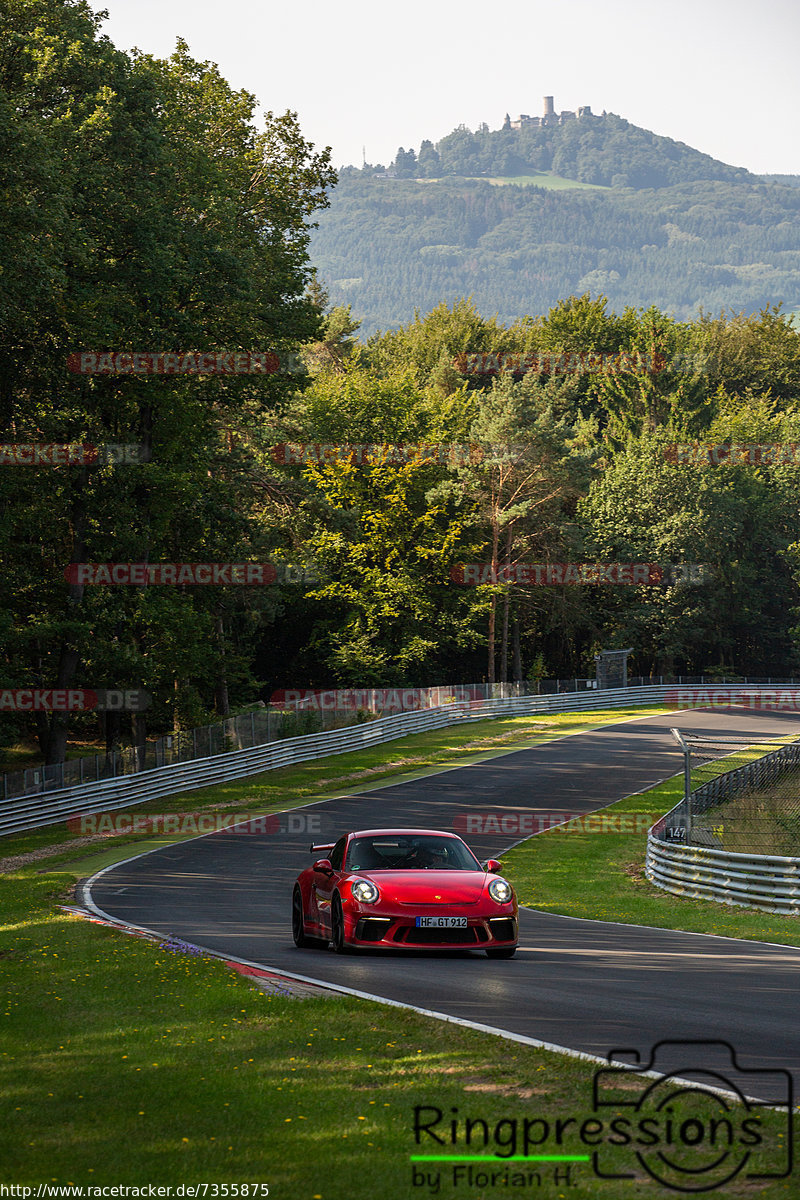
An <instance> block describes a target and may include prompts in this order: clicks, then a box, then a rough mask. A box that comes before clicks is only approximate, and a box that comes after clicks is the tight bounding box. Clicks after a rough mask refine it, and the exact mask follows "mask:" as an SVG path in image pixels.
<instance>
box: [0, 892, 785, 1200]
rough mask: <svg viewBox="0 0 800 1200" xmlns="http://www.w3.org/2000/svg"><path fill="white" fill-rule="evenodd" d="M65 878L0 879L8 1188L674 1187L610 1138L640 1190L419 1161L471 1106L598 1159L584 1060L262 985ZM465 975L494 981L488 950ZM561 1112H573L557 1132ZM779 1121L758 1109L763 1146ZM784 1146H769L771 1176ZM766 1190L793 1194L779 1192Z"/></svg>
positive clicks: (547, 1145)
mask: <svg viewBox="0 0 800 1200" xmlns="http://www.w3.org/2000/svg"><path fill="white" fill-rule="evenodd" d="M71 883H72V878H71V876H69V875H67V874H60V875H59V874H54V875H49V876H47V877H41V876H40V877H36V876H35V875H33V874H32V872H31V871H30V870H28V871H23V872H18V873H16V874H15V875H14V876H8V875H6V876H3V877H2V878H0V903H1V904H2V912H3V914H4V916H3V925H2V929H1V930H0V957H1V958H2V969H3V980H4V987H3V999H4V1001H5V1002H4V1003H3V1004H2V1005H0V1094H2V1096H3V1122H2V1125H1V1126H0V1162H2V1172H1V1174H2V1180H3V1182H4V1183H6V1184H10V1183H13V1184H15V1185H18V1186H19V1185H24V1186H32V1187H35V1186H36V1185H37V1184H40V1183H46V1184H55V1185H67V1184H75V1185H78V1186H84V1187H85V1186H87V1185H89V1186H92V1185H93V1186H97V1187H102V1186H108V1185H117V1184H122V1185H133V1186H142V1185H147V1184H155V1185H159V1186H172V1187H175V1186H176V1185H178V1184H195V1183H200V1182H204V1183H218V1184H222V1183H225V1184H234V1183H235V1184H243V1183H248V1184H253V1183H263V1184H267V1185H268V1186H269V1195H270V1197H272V1198H275V1197H277V1198H283V1197H285V1198H287V1200H352V1197H354V1196H359V1195H361V1194H362V1193H363V1192H364V1191H365V1190H366V1191H367V1192H368V1194H369V1195H371V1196H376V1197H379V1198H380V1200H404V1198H405V1197H412V1196H420V1195H430V1194H431V1191H430V1190H429V1189H428V1188H423V1187H421V1186H414V1183H413V1177H412V1171H413V1170H417V1172H418V1178H419V1174H420V1173H421V1172H427V1173H428V1174H429V1175H431V1177H433V1176H434V1175H435V1174H436V1173H437V1172H441V1175H440V1186H439V1188H438V1190H437V1192H436V1193H435V1194H438V1195H440V1196H447V1197H452V1198H453V1200H456V1198H457V1200H462V1198H463V1197H472V1198H474V1200H484V1198H486V1197H494V1196H508V1195H509V1194H516V1195H530V1194H537V1195H546V1196H553V1197H555V1196H561V1197H565V1196H566V1197H575V1198H576V1200H584V1198H588V1197H596V1196H600V1197H605V1198H607V1200H618V1197H619V1196H620V1195H623V1196H625V1197H639V1196H641V1197H645V1196H651V1197H652V1196H654V1195H664V1194H668V1193H665V1192H663V1191H662V1190H661V1189H659V1188H656V1187H654V1185H653V1184H651V1183H649V1182H648V1180H647V1178H646V1176H645V1173H644V1172H643V1171H642V1170H641V1168H639V1167H637V1164H636V1162H635V1160H634V1159H633V1156H632V1155H631V1154H630V1153H629V1152H628V1151H627V1150H622V1149H619V1148H616V1149H614V1148H611V1149H609V1150H605V1149H604V1151H603V1162H604V1166H605V1169H606V1170H608V1169H609V1167H612V1166H613V1167H614V1168H615V1169H617V1170H620V1169H624V1168H628V1167H629V1168H631V1169H633V1170H634V1171H635V1173H636V1176H637V1179H636V1180H634V1181H630V1180H625V1181H624V1183H621V1182H620V1181H618V1180H611V1181H601V1180H599V1179H596V1178H595V1177H594V1175H593V1173H592V1168H591V1165H590V1164H589V1163H587V1162H584V1161H582V1162H576V1163H573V1164H571V1165H570V1168H569V1180H570V1182H569V1183H566V1182H565V1180H566V1176H565V1174H564V1172H565V1171H566V1170H567V1167H566V1164H564V1163H558V1164H554V1163H546V1164H545V1163H541V1164H540V1163H537V1164H525V1163H514V1164H511V1167H510V1168H509V1169H510V1170H512V1171H516V1172H518V1173H519V1172H522V1171H528V1172H530V1171H534V1172H538V1176H539V1178H540V1179H541V1186H535V1185H534V1186H531V1187H525V1188H522V1187H519V1186H517V1187H513V1186H512V1187H506V1186H503V1185H502V1183H498V1184H497V1186H491V1185H489V1186H485V1187H481V1186H473V1187H469V1186H467V1185H465V1184H462V1183H459V1184H458V1185H456V1186H454V1185H453V1178H452V1177H453V1166H452V1164H445V1165H444V1166H443V1165H441V1164H432V1163H425V1164H418V1165H417V1164H412V1163H411V1161H410V1156H411V1155H414V1154H431V1153H438V1154H442V1153H444V1154H456V1153H460V1154H463V1153H465V1152H470V1153H486V1152H487V1150H484V1147H483V1144H482V1142H481V1139H480V1136H479V1135H480V1132H481V1127H480V1126H475V1129H476V1131H477V1132H476V1133H475V1134H474V1135H473V1139H474V1140H473V1141H472V1142H471V1144H469V1145H467V1143H466V1141H465V1138H464V1126H463V1121H464V1118H465V1117H467V1116H468V1117H471V1118H473V1119H479V1120H483V1121H485V1122H487V1125H488V1128H489V1130H490V1131H494V1130H495V1129H497V1139H498V1140H497V1142H495V1141H494V1140H490V1142H489V1146H488V1152H491V1151H495V1150H500V1152H501V1153H503V1154H507V1153H508V1151H509V1149H511V1148H513V1144H512V1140H511V1139H512V1137H513V1136H517V1137H518V1138H521V1137H522V1132H523V1121H524V1120H525V1119H526V1118H527V1119H529V1120H531V1121H535V1122H536V1124H533V1125H531V1126H530V1127H529V1128H530V1130H531V1137H532V1138H535V1139H537V1144H536V1145H534V1146H531V1147H529V1151H530V1152H532V1153H539V1154H541V1153H551V1154H552V1153H558V1154H565V1155H579V1156H586V1155H587V1154H591V1152H592V1150H593V1149H594V1148H595V1146H594V1144H588V1145H587V1144H586V1143H587V1138H588V1139H589V1142H590V1143H591V1141H592V1139H593V1138H594V1140H595V1141H596V1128H597V1127H596V1126H593V1125H590V1126H588V1127H587V1129H586V1130H585V1131H584V1135H583V1138H582V1137H581V1134H580V1128H581V1125H582V1124H583V1122H585V1121H592V1120H593V1119H594V1113H593V1111H592V1077H593V1073H594V1070H595V1068H594V1067H593V1066H592V1064H589V1063H586V1062H581V1061H578V1060H575V1059H572V1058H568V1057H564V1056H560V1055H557V1054H553V1053H549V1052H545V1051H542V1050H538V1049H535V1048H532V1047H527V1046H523V1045H520V1044H517V1043H512V1042H508V1041H505V1040H501V1039H497V1038H493V1037H492V1036H490V1035H488V1034H481V1033H479V1032H477V1031H474V1030H469V1029H464V1028H461V1027H459V1026H455V1025H452V1024H442V1023H440V1022H437V1021H435V1020H433V1019H432V1018H426V1017H422V1016H420V1015H418V1014H415V1013H411V1012H407V1011H405V1010H402V1009H397V1008H391V1007H386V1006H382V1005H378V1004H374V1003H368V1002H364V1001H359V1000H356V999H354V998H350V997H341V998H335V999H310V1000H290V999H286V998H284V997H278V996H267V995H265V994H264V993H262V992H260V991H257V990H255V989H254V988H253V987H252V985H251V984H249V983H248V982H247V981H246V980H245V979H243V978H241V977H240V976H239V975H236V974H233V973H232V972H231V971H230V970H229V968H227V967H226V966H225V965H224V964H223V963H221V962H219V961H215V960H212V959H205V958H198V957H190V956H187V955H182V954H175V953H172V952H169V951H166V950H164V949H163V948H162V947H159V946H157V945H155V944H153V943H151V942H147V941H145V940H142V939H138V938H133V937H129V936H126V935H124V934H122V933H120V932H117V931H116V930H112V929H108V928H105V927H103V926H99V925H96V924H91V923H89V922H86V921H83V920H81V919H79V918H76V917H73V916H69V915H67V914H66V913H64V912H62V911H60V910H58V909H56V908H55V905H56V903H57V902H58V901H59V900H60V899H63V898H64V897H65V896H66V894H67V893H68V892H69V889H70V887H71ZM299 957H300V956H299ZM302 957H303V964H302V965H303V967H304V970H305V972H309V971H310V968H309V961H308V956H306V955H304V956H302ZM431 966H432V970H435V963H432V964H431ZM472 967H473V968H474V970H475V972H476V973H477V972H484V973H487V975H488V974H489V973H490V974H491V976H492V977H495V976H497V975H498V974H499V971H498V967H497V965H496V964H490V963H489V962H488V961H486V960H484V959H479V960H478V959H476V960H475V962H474V963H473V964H472ZM513 967H514V964H513V963H507V964H505V963H504V964H502V970H503V971H506V970H513ZM626 1086H627V1087H629V1088H631V1093H630V1094H632V1096H633V1097H634V1098H635V1097H636V1096H637V1095H638V1094H640V1092H641V1086H642V1085H641V1083H640V1082H637V1083H636V1084H632V1083H631V1081H630V1080H627V1081H626ZM417 1106H420V1107H423V1106H425V1113H424V1117H425V1121H430V1120H432V1119H433V1118H434V1116H435V1113H434V1112H433V1109H438V1110H440V1111H441V1113H442V1115H443V1120H442V1122H441V1123H440V1124H439V1125H438V1127H437V1128H438V1130H439V1132H440V1133H441V1132H443V1131H446V1123H447V1122H448V1121H449V1120H450V1119H451V1117H452V1115H453V1113H452V1110H453V1109H455V1110H457V1114H456V1115H457V1116H458V1118H459V1121H460V1125H459V1133H458V1140H457V1142H456V1144H455V1145H451V1144H449V1143H448V1144H445V1145H439V1144H438V1143H436V1142H435V1141H434V1140H433V1139H431V1138H430V1137H427V1136H426V1137H424V1138H423V1140H422V1141H421V1142H420V1144H416V1143H415V1139H414V1135H413V1122H414V1110H415V1107H417ZM428 1106H429V1107H430V1111H428ZM673 1107H674V1109H675V1111H674V1112H673V1120H675V1119H676V1118H681V1117H682V1116H688V1115H689V1108H688V1107H686V1105H683V1104H681V1103H680V1102H677V1103H676V1104H675V1105H674V1106H673ZM621 1111H622V1110H621V1109H619V1108H617V1107H616V1106H615V1107H614V1109H613V1110H612V1112H611V1113H608V1112H607V1113H603V1114H601V1116H604V1117H605V1118H606V1121H608V1120H609V1119H610V1116H611V1115H613V1114H618V1113H620V1112H621ZM694 1115H698V1114H697V1113H695V1114H694ZM559 1119H561V1121H562V1122H567V1124H566V1125H563V1124H562V1136H561V1138H560V1140H559V1139H557V1136H556V1132H557V1127H556V1122H557V1121H558V1120H559ZM425 1121H423V1122H421V1123H425ZM514 1121H515V1122H517V1124H516V1126H513V1125H512V1124H511V1123H510V1122H514ZM498 1122H503V1124H500V1125H498ZM784 1126H785V1120H784V1121H781V1118H780V1117H779V1115H777V1114H767V1115H766V1118H765V1124H764V1130H765V1136H766V1137H768V1138H769V1140H770V1144H771V1145H772V1146H775V1145H778V1146H780V1144H781V1142H780V1134H781V1130H782V1129H783V1127H784ZM492 1138H493V1132H492ZM541 1139H544V1140H541ZM540 1141H541V1144H539V1142H540ZM522 1150H523V1146H522V1145H521V1144H518V1145H517V1151H518V1152H521V1151H522ZM775 1157H776V1151H775V1150H774V1149H773V1150H772V1151H771V1158H770V1160H769V1162H768V1163H767V1164H766V1166H767V1169H774V1164H775ZM492 1166H493V1169H494V1170H496V1171H498V1170H500V1171H502V1164H501V1163H499V1162H497V1161H494V1162H493V1164H492ZM473 1169H474V1170H478V1169H480V1164H473ZM556 1170H558V1171H560V1172H561V1174H560V1175H558V1176H555V1175H554V1172H555V1171H556ZM752 1186H753V1185H752V1183H750V1182H749V1181H747V1180H742V1181H741V1182H739V1181H733V1182H732V1183H730V1184H729V1185H728V1186H727V1187H726V1189H725V1192H724V1194H725V1195H726V1196H742V1197H745V1196H750V1195H751V1194H752ZM621 1189H622V1190H621ZM211 1194H212V1193H211V1192H209V1195H211ZM758 1194H759V1195H761V1196H767V1197H772V1196H775V1197H777V1196H786V1195H787V1190H786V1187H785V1185H784V1184H775V1185H772V1186H767V1187H763V1188H762V1187H759V1189H758Z"/></svg>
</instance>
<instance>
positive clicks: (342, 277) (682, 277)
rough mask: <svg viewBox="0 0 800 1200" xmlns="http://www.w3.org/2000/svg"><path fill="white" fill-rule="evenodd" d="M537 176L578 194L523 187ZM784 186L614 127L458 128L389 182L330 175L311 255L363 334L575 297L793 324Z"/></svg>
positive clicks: (798, 294) (790, 203) (412, 157)
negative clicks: (763, 313) (449, 306)
mask: <svg viewBox="0 0 800 1200" xmlns="http://www.w3.org/2000/svg"><path fill="white" fill-rule="evenodd" d="M526 172H527V173H528V174H529V175H531V176H532V180H531V182H530V183H529V184H528V185H527V186H522V182H521V181H520V176H524V175H525V173H526ZM543 172H544V173H548V172H549V173H551V174H550V176H549V177H550V178H553V180H554V182H555V178H556V177H558V178H559V179H561V180H563V179H565V178H569V179H573V180H575V181H576V183H578V184H582V185H583V186H576V187H575V188H574V189H571V188H569V187H566V188H564V187H561V188H559V189H557V190H556V189H553V188H549V187H546V186H545V187H543V186H536V185H537V184H541V183H543V182H546V181H547V178H548V176H547V174H545V175H544V176H543V175H542V173H543ZM490 179H501V180H506V179H507V180H508V181H509V182H508V183H506V184H504V186H502V187H499V186H497V185H496V184H495V183H493V182H490ZM514 180H516V181H517V182H514ZM793 183H794V181H793V179H792V177H786V179H785V182H784V177H780V178H779V179H776V181H774V182H773V181H770V180H768V179H765V178H763V177H759V176H756V175H751V174H750V173H749V172H747V171H744V170H742V169H739V168H735V167H729V166H727V165H726V164H724V163H719V162H716V160H714V159H712V158H709V156H708V155H704V154H700V153H699V152H697V151H695V150H692V149H691V148H690V147H688V146H684V145H683V144H682V143H678V142H673V141H672V140H671V139H669V138H661V137H657V136H656V135H655V134H652V133H649V132H648V131H647V130H643V129H638V128H637V127H636V126H633V125H630V124H629V123H628V122H627V121H623V120H621V118H618V117H606V118H601V117H597V118H592V119H589V120H588V122H587V120H586V119H581V120H573V121H569V122H567V123H566V124H564V125H561V126H556V127H554V128H548V127H544V128H536V127H533V128H527V127H525V126H523V128H522V129H520V130H510V129H506V130H496V131H494V132H492V131H489V130H488V129H487V128H485V127H482V128H481V129H480V130H478V131H477V132H475V133H471V132H470V131H469V130H466V129H458V130H455V131H454V132H453V133H451V134H449V135H448V136H447V137H445V138H443V139H442V140H441V141H440V142H438V143H437V145H436V146H433V144H432V143H431V142H423V144H422V146H421V147H420V151H419V154H418V155H417V154H416V152H415V151H413V150H408V151H405V150H401V151H399V152H398V155H397V158H396V160H395V164H393V166H392V167H391V168H390V170H389V172H386V171H385V170H384V169H383V168H379V169H378V168H375V167H370V166H367V167H366V168H365V169H364V170H356V169H354V168H346V169H345V170H343V171H342V172H341V175H340V180H339V184H338V186H337V187H336V189H335V190H334V192H333V194H332V196H331V206H330V209H329V210H328V211H326V212H324V213H323V214H321V217H320V220H319V229H318V230H316V231H315V233H314V235H313V237H312V242H311V256H312V261H313V262H314V263H315V265H316V267H317V269H318V272H319V274H320V276H321V278H322V279H323V280H324V282H325V284H326V286H327V288H328V290H329V292H330V295H331V299H332V300H333V301H334V302H336V303H349V304H350V305H351V306H352V311H353V314H354V316H356V317H358V318H359V319H361V320H362V322H363V324H362V332H363V333H364V334H366V335H370V334H372V333H374V332H375V331H376V330H377V329H379V328H384V329H385V328H391V327H396V326H398V325H400V324H402V323H404V322H406V321H408V320H410V319H411V318H412V317H413V314H414V310H415V309H416V308H419V309H421V310H422V311H423V312H426V311H429V310H430V309H432V308H433V307H434V306H435V305H436V304H438V303H440V302H441V301H442V300H448V301H453V300H455V299H457V298H458V297H459V296H463V295H472V296H473V297H474V301H475V304H476V307H477V308H478V310H479V311H480V312H483V313H485V314H487V315H491V314H494V313H497V314H498V315H499V316H500V318H501V320H504V321H509V322H510V321H514V320H516V319H518V318H519V317H521V316H523V315H524V314H526V313H527V314H530V313H541V312H546V311H547V310H548V309H549V308H550V307H552V305H554V304H556V303H557V302H558V299H559V298H560V297H562V296H565V295H570V294H582V293H584V292H586V291H589V292H591V293H592V294H593V295H599V294H603V295H605V296H607V297H608V300H609V303H610V306H611V307H612V308H613V309H614V310H615V311H618V312H621V311H622V310H623V309H624V308H625V306H626V305H634V306H641V305H648V304H650V303H655V304H657V305H658V306H659V307H661V308H662V309H664V310H666V311H669V312H673V313H675V315H676V316H678V317H680V318H686V317H689V316H690V315H691V314H692V313H696V312H697V311H698V309H699V308H703V309H710V310H712V311H719V310H720V309H726V310H734V311H745V312H755V311H758V310H760V309H761V308H762V307H763V306H764V305H765V304H770V303H775V302H778V301H781V302H783V303H784V305H785V306H786V309H787V311H789V312H790V313H791V312H795V311H800V232H799V231H798V230H799V228H800V227H799V226H798V213H800V189H798V188H797V187H796V186H793ZM587 184H589V185H591V186H589V187H587V186H586V185H587Z"/></svg>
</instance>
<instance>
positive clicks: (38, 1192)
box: [0, 1183, 269, 1200]
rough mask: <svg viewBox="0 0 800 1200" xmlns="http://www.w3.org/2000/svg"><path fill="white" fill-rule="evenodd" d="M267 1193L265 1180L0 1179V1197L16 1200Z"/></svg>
mask: <svg viewBox="0 0 800 1200" xmlns="http://www.w3.org/2000/svg"><path fill="white" fill-rule="evenodd" d="M268 1195H269V1184H267V1183H178V1184H176V1185H175V1187H173V1186H172V1184H155V1183H143V1184H132V1183H131V1184H128V1183H114V1184H93V1183H92V1184H86V1185H85V1186H82V1185H80V1184H76V1183H61V1184H53V1183H39V1184H37V1185H36V1186H35V1187H33V1186H32V1185H27V1184H21V1183H0V1200H2V1197H4V1196H13V1197H15V1198H16V1200H30V1197H37V1198H39V1197H41V1200H46V1198H47V1197H52V1196H72V1197H74V1198H75V1200H79V1198H80V1197H86V1200H94V1198H95V1197H103V1198H104V1200H105V1198H106V1197H111V1196H132V1197H151V1196H161V1197H165V1196H178V1197H189V1198H190V1200H204V1198H205V1197H208V1200H218V1198H220V1197H226V1196H230V1197H233V1196H237V1197H245V1198H250V1197H261V1196H268Z"/></svg>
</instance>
